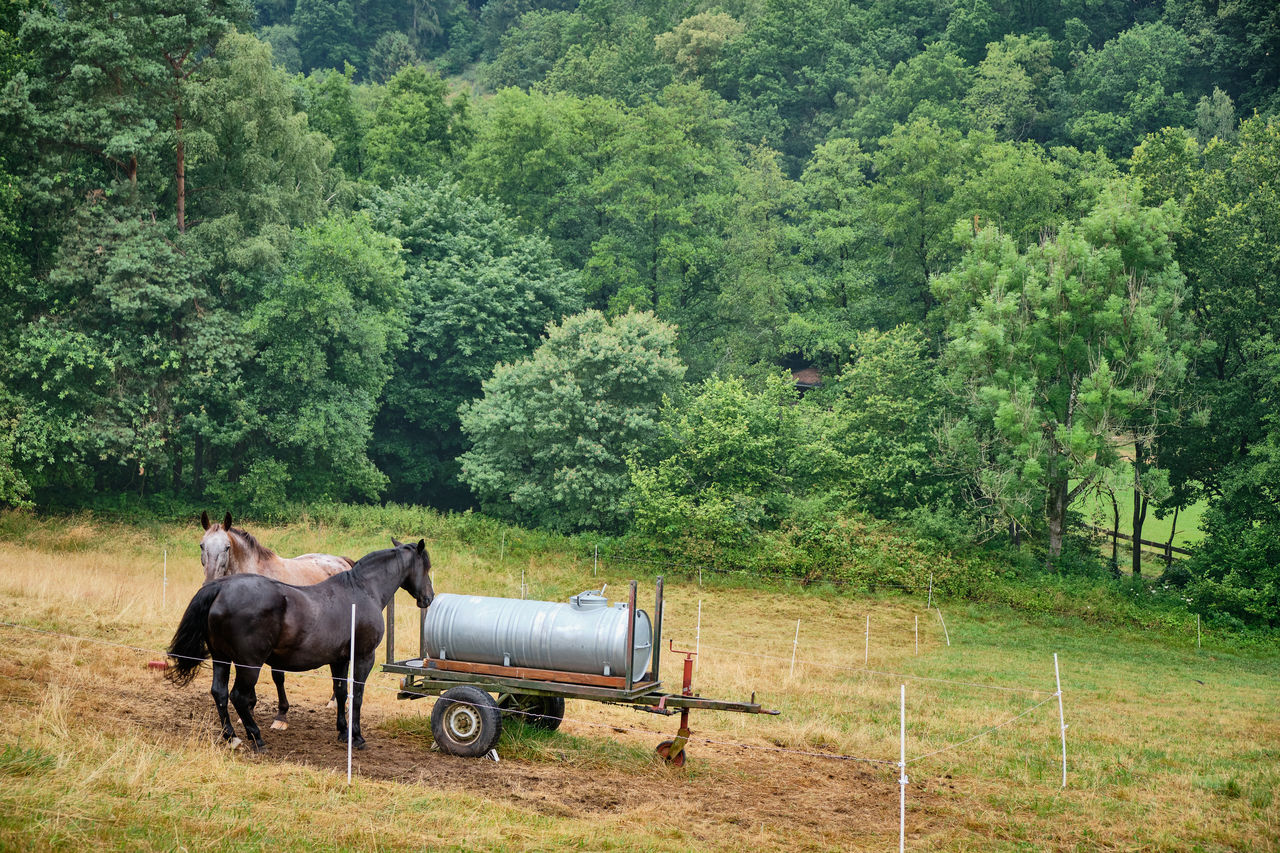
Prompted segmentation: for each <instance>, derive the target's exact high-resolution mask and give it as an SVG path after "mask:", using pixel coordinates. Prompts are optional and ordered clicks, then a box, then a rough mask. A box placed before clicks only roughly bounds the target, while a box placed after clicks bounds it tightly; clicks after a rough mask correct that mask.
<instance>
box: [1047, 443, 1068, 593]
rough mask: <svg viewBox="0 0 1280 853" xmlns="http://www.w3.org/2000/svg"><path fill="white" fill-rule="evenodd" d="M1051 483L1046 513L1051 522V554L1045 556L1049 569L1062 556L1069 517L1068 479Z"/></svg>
mask: <svg viewBox="0 0 1280 853" xmlns="http://www.w3.org/2000/svg"><path fill="white" fill-rule="evenodd" d="M1054 467H1055V468H1056V467H1057V466H1056V465H1055V466H1054ZM1050 483H1051V484H1052V485H1050V486H1049V501H1048V506H1047V510H1048V512H1047V513H1046V515H1047V516H1048V518H1047V519H1046V520H1047V521H1048V522H1049V555H1048V557H1046V558H1045V568H1048V569H1052V568H1053V567H1054V565H1055V564H1056V563H1057V561H1058V558H1059V557H1061V556H1062V537H1063V528H1064V527H1065V526H1066V519H1067V481H1066V480H1050Z"/></svg>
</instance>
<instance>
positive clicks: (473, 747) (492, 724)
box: [431, 684, 502, 758]
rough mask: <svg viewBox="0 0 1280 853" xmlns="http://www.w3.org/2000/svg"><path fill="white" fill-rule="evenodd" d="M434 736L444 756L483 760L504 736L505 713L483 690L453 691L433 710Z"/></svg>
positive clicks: (462, 688) (465, 688)
mask: <svg viewBox="0 0 1280 853" xmlns="http://www.w3.org/2000/svg"><path fill="white" fill-rule="evenodd" d="M431 734H432V735H433V736H434V737H435V739H436V745H437V746H439V747H440V751H441V752H443V753H446V754H448V755H458V756H461V757H463V758H480V757H481V756H483V755H484V754H485V753H487V752H488V751H489V750H491V749H493V747H494V745H495V744H497V742H498V737H499V736H500V735H501V734H502V713H501V712H500V711H499V710H498V705H497V703H495V702H494V701H493V697H492V696H490V695H489V694H488V693H485V692H484V691H483V690H481V689H480V688H479V687H472V686H471V685H469V684H462V685H459V686H457V687H451V688H449V689H448V690H446V691H445V692H444V693H443V694H442V695H441V696H440V698H439V699H437V700H436V705H435V707H434V708H432V709H431Z"/></svg>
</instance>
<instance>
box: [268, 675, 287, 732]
mask: <svg viewBox="0 0 1280 853" xmlns="http://www.w3.org/2000/svg"><path fill="white" fill-rule="evenodd" d="M271 680H272V681H274V682H275V683H276V700H277V703H276V718H275V719H274V720H272V721H271V729H272V730H273V731H278V732H282V731H284V730H285V729H287V728H289V721H288V720H286V719H285V716H284V715H285V714H287V713H289V697H287V696H285V695H284V672H283V671H282V670H279V669H276V668H275V667H272V668H271Z"/></svg>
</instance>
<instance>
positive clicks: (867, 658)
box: [862, 613, 871, 669]
mask: <svg viewBox="0 0 1280 853" xmlns="http://www.w3.org/2000/svg"><path fill="white" fill-rule="evenodd" d="M870 663H871V614H870V613H868V614H867V638H866V643H865V645H864V647H863V650H862V668H863V669H866V668H867V665H868V664H870Z"/></svg>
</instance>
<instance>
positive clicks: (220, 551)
mask: <svg viewBox="0 0 1280 853" xmlns="http://www.w3.org/2000/svg"><path fill="white" fill-rule="evenodd" d="M200 523H201V524H203V525H204V537H203V538H201V540H200V565H202V566H204V582H205V583H208V582H209V581H216V580H217V579H218V578H224V577H226V576H227V570H228V568H229V567H230V565H231V513H227V515H226V517H225V518H224V519H223V520H222V523H221V524H219V523H218V522H216V521H214V522H210V521H209V513H207V512H202V513H200Z"/></svg>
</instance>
